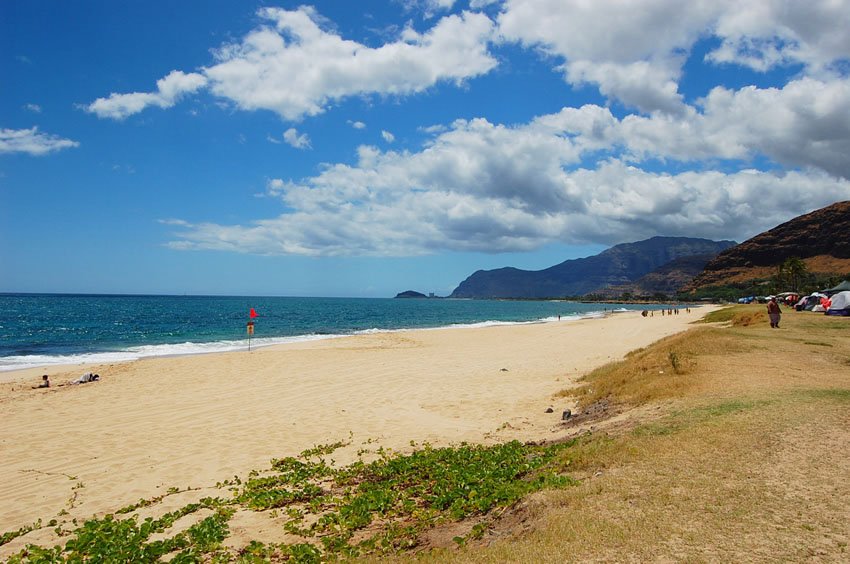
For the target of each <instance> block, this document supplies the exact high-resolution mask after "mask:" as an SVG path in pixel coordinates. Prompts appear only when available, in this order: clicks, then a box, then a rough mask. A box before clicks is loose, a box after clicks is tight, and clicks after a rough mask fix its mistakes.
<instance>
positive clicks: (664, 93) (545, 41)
mask: <svg viewBox="0 0 850 564" xmlns="http://www.w3.org/2000/svg"><path fill="white" fill-rule="evenodd" d="M721 4H722V2H716V1H714V0H711V1H708V0H696V1H691V2H680V1H679V0H647V1H643V2H620V1H613V0H607V1H606V0H598V1H594V2H585V1H582V0H508V1H507V2H506V3H505V7H504V10H503V12H502V13H501V14H500V15H499V31H500V33H501V34H502V36H503V37H504V38H505V39H506V40H509V41H519V42H521V43H523V44H525V45H528V46H536V47H538V48H540V49H542V50H543V51H544V52H546V53H547V54H549V55H551V56H554V57H557V58H561V59H563V60H564V63H563V66H562V68H563V70H564V73H565V77H566V79H567V80H568V81H569V82H571V83H574V84H579V83H583V82H593V83H596V84H598V85H599V87H600V90H601V91H602V92H603V93H604V94H605V95H607V96H612V97H615V98H616V99H619V100H621V101H622V102H624V103H625V104H627V105H630V106H635V107H637V108H638V109H640V110H643V111H645V112H651V111H656V110H662V111H673V112H679V111H681V110H682V101H681V96H680V95H679V93H678V92H677V83H678V78H679V74H680V72H681V65H682V62H683V57H682V54H683V53H684V52H686V51H687V50H689V49H690V47H691V46H692V45H693V43H694V42H695V41H696V40H697V39H698V38H699V36H700V34H702V33H704V32H705V31H706V29H707V26H708V25H709V24H710V23H711V22H712V21H713V19H714V18H715V17H716V16H717V15H718V14H719V12H720V5H721ZM544 14H545V15H544Z"/></svg>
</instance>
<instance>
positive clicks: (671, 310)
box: [640, 307, 691, 317]
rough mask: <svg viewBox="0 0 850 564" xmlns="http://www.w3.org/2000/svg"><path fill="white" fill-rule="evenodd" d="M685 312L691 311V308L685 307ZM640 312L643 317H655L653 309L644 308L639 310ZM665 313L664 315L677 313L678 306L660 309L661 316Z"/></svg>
mask: <svg viewBox="0 0 850 564" xmlns="http://www.w3.org/2000/svg"><path fill="white" fill-rule="evenodd" d="M685 313H691V308H689V307H686V308H685ZM640 314H641V315H642V316H643V317H655V310H650V309H644V310H642V311H641V312H640ZM665 314H666V315H679V308H678V307H673V308H667V309H662V310H661V317H664V315H665Z"/></svg>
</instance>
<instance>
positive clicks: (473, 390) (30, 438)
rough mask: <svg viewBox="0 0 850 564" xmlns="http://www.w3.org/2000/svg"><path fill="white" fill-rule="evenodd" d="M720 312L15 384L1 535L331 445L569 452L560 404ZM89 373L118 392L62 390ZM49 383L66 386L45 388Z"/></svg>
mask: <svg viewBox="0 0 850 564" xmlns="http://www.w3.org/2000/svg"><path fill="white" fill-rule="evenodd" d="M706 309H707V308H701V309H699V310H692V312H691V313H690V314H686V313H684V312H682V313H681V314H680V315H677V316H665V317H661V316H659V315H656V316H654V317H653V318H642V317H641V316H640V314H639V313H638V312H629V313H621V314H615V315H612V316H609V317H608V318H606V319H589V320H581V321H569V322H567V321H565V322H552V323H540V324H527V325H511V326H494V327H480V328H463V329H460V328H459V329H438V330H419V331H400V332H388V333H376V334H368V335H357V336H352V337H345V338H338V339H329V340H324V341H314V342H309V343H298V344H289V345H282V346H276V347H269V348H262V349H256V350H254V351H251V352H233V353H221V354H209V355H197V356H186V357H171V358H151V359H143V360H138V361H133V362H127V363H118V364H114V365H96V366H75V367H62V368H56V367H53V368H50V369H47V370H44V369H42V370H26V371H18V372H8V373H3V374H1V375H0V378H2V382H0V409H2V413H3V426H2V430H0V452H2V454H0V507H2V508H3V509H2V511H0V532H3V531H9V530H13V529H17V528H18V527H21V526H24V525H28V524H31V523H33V522H34V521H36V520H37V519H39V518H41V519H43V520H44V521H45V522H46V521H47V520H50V519H51V518H54V517H56V516H57V515H67V517H66V518H71V517H77V518H78V519H86V518H89V517H91V516H92V515H94V514H98V515H100V514H103V513H107V512H112V511H115V510H117V509H119V508H121V507H124V506H126V505H128V504H130V503H134V502H137V501H138V500H139V499H140V498H151V497H154V496H157V495H162V494H164V493H165V492H166V491H167V490H168V488H171V487H177V488H181V489H183V488H186V487H211V486H214V485H215V483H216V482H218V481H222V480H225V479H229V478H232V477H233V476H234V475H240V476H243V477H244V476H245V475H246V474H247V473H248V472H249V471H250V470H252V469H260V470H261V469H265V468H267V466H268V462H269V460H270V459H271V458H278V457H282V456H290V455H296V454H298V453H299V452H301V451H302V450H304V449H306V448H310V447H312V446H314V445H316V444H322V443H328V442H334V441H340V440H344V441H350V442H351V444H352V445H353V446H352V451H353V449H354V448H355V447H359V446H360V445H364V444H368V445H371V447H375V446H376V445H381V446H384V447H387V448H394V449H410V448H411V447H410V442H411V441H415V442H416V443H422V442H426V441H427V442H430V443H431V444H434V445H446V444H451V443H458V442H461V441H473V442H484V443H492V442H501V441H506V440H511V439H520V440H539V439H546V438H554V437H556V436H557V435H556V433H557V432H561V433H563V431H561V430H560V429H559V420H560V414H561V411H562V409H565V408H569V407H572V406H571V405H570V404H569V402H566V401H565V400H554V399H553V394H554V393H556V392H558V391H559V390H562V389H564V388H567V387H569V386H570V384H571V382H573V381H574V380H575V379H576V378H578V377H579V376H580V375H582V374H584V373H586V372H587V371H589V370H590V369H592V368H594V367H597V366H600V365H602V364H604V363H606V362H609V361H612V360H617V359H620V358H622V357H623V356H624V355H625V354H626V353H627V352H628V351H630V350H633V349H636V348H639V347H643V346H646V345H648V344H650V343H652V342H654V341H656V340H658V339H660V338H662V337H664V336H667V335H670V334H673V333H676V332H680V331H683V330H685V329H686V328H687V324H688V323H690V322H692V321H695V320H696V319H698V318H699V317H701V316H702V314H704V313H705V311H706ZM88 371H94V372H97V373H99V374H100V375H101V377H102V380H101V381H100V382H95V383H90V384H82V385H75V386H70V385H68V386H59V385H58V384H60V383H62V382H67V381H69V380H71V379H74V378H76V377H78V376H79V375H80V374H82V373H83V372H88ZM44 372H47V373H49V374H50V376H51V382H52V387H51V388H49V389H46V390H32V389H31V388H30V386H31V385H33V384H37V383H38V380H39V379H40V375H41V374H42V373H44ZM549 406H553V407H554V413H545V411H546V408H547V407H549ZM344 456H345V453H344V452H343V453H341V454H340V456H336V453H335V455H334V457H335V458H336V459H337V461H340V462H344V460H341V458H343V457H344ZM65 512H67V513H65Z"/></svg>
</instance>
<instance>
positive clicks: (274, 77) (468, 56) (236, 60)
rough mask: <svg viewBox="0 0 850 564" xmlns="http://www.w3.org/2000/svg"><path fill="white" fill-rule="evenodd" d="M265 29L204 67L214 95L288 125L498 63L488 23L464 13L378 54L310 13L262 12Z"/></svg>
mask: <svg viewBox="0 0 850 564" xmlns="http://www.w3.org/2000/svg"><path fill="white" fill-rule="evenodd" d="M260 15H261V16H262V17H263V18H265V19H267V20H269V21H271V22H272V23H273V24H274V28H271V27H263V28H260V29H257V30H255V31H253V32H251V33H250V34H248V35H247V36H246V37H245V38H244V39H243V40H242V42H241V43H238V44H232V45H226V46H224V47H222V48H221V49H219V50H218V51H217V55H216V58H217V59H218V63H217V64H215V65H213V66H210V67H208V68H206V69H204V73H205V74H206V76H207V77H209V79H210V81H211V82H210V87H211V89H212V91H213V93H214V94H216V95H218V96H221V97H223V98H226V99H228V100H231V101H232V102H234V103H235V104H236V105H237V106H238V107H239V108H240V109H243V110H257V109H265V110H271V111H274V112H276V113H278V114H279V115H280V116H281V117H283V118H284V119H287V120H298V119H301V118H303V117H304V116H312V115H316V114H319V113H321V112H323V111H324V110H325V108H326V107H327V105H328V104H330V103H332V102H333V101H335V100H340V99H343V98H346V97H349V96H359V95H367V94H391V95H404V94H413V93H417V92H421V91H423V90H425V89H427V88H430V87H431V86H434V85H435V84H437V83H438V82H440V81H453V82H461V81H463V80H465V79H467V78H471V77H474V76H478V75H480V74H483V73H486V72H488V71H489V70H490V69H492V68H493V67H494V66H495V65H496V61H495V59H493V58H492V57H491V56H490V54H489V53H488V52H487V42H488V40H489V38H490V34H491V32H492V28H493V23H492V22H491V21H490V20H489V19H488V18H487V17H486V16H484V15H481V14H471V13H464V14H462V15H459V16H458V15H452V16H447V17H445V18H443V19H441V20H440V21H439V22H438V23H437V24H436V25H435V26H434V27H433V28H432V29H430V30H429V31H427V32H426V33H422V34H420V33H418V32H416V31H414V30H412V29H410V28H407V29H405V31H404V32H403V34H402V37H401V38H400V39H399V40H397V41H395V42H393V43H387V44H385V45H382V46H381V47H378V48H371V47H367V46H365V45H362V44H360V43H357V42H355V41H350V40H346V39H343V38H342V37H340V36H339V35H336V34H335V33H331V32H327V31H325V30H323V29H322V28H321V27H320V25H319V23H317V20H318V17H317V16H316V14H315V12H314V11H313V10H312V9H310V8H306V7H302V8H299V9H298V10H295V11H287V10H283V9H278V8H266V9H263V10H261V11H260Z"/></svg>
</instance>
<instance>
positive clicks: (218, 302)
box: [0, 294, 635, 370]
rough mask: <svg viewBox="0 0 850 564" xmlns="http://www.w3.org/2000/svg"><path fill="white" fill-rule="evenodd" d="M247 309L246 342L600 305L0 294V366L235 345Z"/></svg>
mask: <svg viewBox="0 0 850 564" xmlns="http://www.w3.org/2000/svg"><path fill="white" fill-rule="evenodd" d="M604 307H607V309H609V310H611V309H613V308H621V307H622V308H628V307H629V306H625V305H624V306H620V305H611V304H606V306H604ZM632 307H635V306H632ZM250 308H254V309H255V310H256V311H257V313H258V314H259V317H257V318H256V319H255V320H254V321H255V333H254V337H253V339H252V346H263V345H270V344H277V343H286V342H293V341H299V340H309V339H318V338H330V337H333V336H340V335H351V334H355V333H361V332H369V331H389V330H398V329H424V328H435V327H449V326H476V325H487V324H501V323H529V322H546V321H555V320H557V319H558V316H559V315H560V316H561V319H562V320H563V321H567V320H570V319H578V318H582V317H594V316H600V315H602V313H603V312H602V311H601V310H603V306H601V305H599V304H582V303H575V302H558V301H501V300H447V299H359V298H281V297H218V296H96V295H35V294H0V370H11V369H17V368H27V367H32V366H41V365H48V364H60V363H61V364H65V363H79V362H111V361H119V360H131V359H135V358H141V357H145V356H164V355H175V354H197V353H203V352H215V351H227V350H242V349H245V348H247V344H248V343H247V340H246V323H247V321H248V312H249V309H250Z"/></svg>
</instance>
